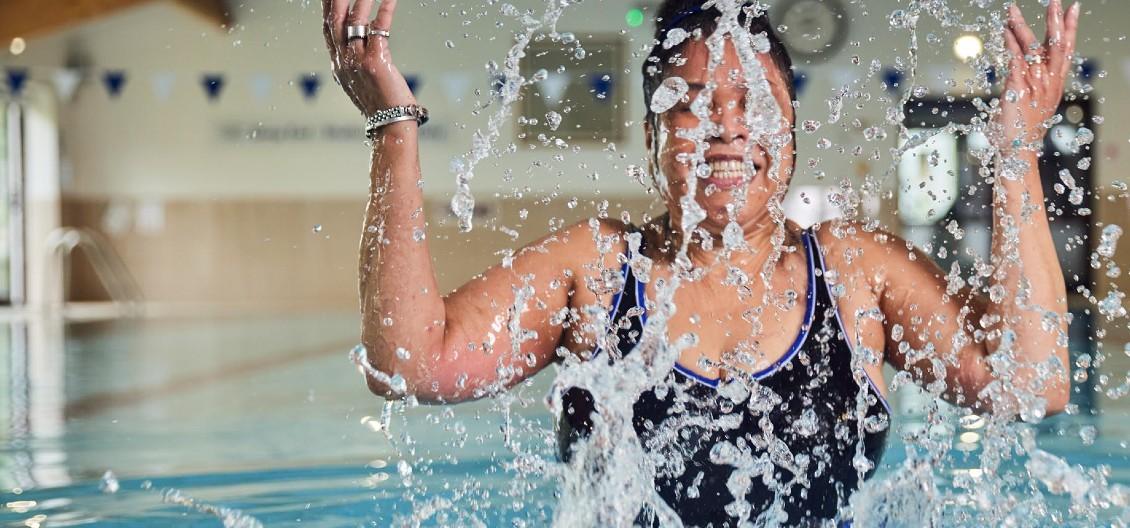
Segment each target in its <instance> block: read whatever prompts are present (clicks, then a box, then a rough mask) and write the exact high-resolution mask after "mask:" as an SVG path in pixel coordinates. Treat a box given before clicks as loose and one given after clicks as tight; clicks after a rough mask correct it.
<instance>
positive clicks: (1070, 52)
mask: <svg viewBox="0 0 1130 528" xmlns="http://www.w3.org/2000/svg"><path fill="white" fill-rule="evenodd" d="M1079 9H1080V8H1079V2H1076V3H1075V4H1074V5H1072V6H1071V9H1068V10H1067V15H1066V16H1065V17H1064V18H1065V20H1064V22H1063V41H1064V44H1063V64H1062V65H1061V66H1060V68H1061V71H1060V76H1062V77H1064V78H1066V77H1067V74H1068V72H1070V71H1071V64H1072V62H1073V61H1074V60H1075V37H1076V36H1077V35H1078V29H1079Z"/></svg>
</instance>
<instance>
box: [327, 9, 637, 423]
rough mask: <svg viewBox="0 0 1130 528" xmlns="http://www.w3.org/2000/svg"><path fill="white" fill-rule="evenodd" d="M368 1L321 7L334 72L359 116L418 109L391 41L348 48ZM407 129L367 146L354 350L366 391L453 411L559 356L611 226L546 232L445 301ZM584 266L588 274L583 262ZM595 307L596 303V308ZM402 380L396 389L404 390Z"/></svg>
mask: <svg viewBox="0 0 1130 528" xmlns="http://www.w3.org/2000/svg"><path fill="white" fill-rule="evenodd" d="M373 2H374V0H357V1H356V3H355V4H354V5H353V6H352V8H350V5H349V4H350V0H323V2H322V6H323V10H324V11H323V12H324V15H325V28H324V29H325V37H326V44H327V47H328V48H329V51H330V56H331V58H332V60H333V66H334V75H335V78H336V79H337V81H338V83H339V84H340V85H341V86H342V88H343V89H344V90H345V92H346V94H348V95H349V96H350V98H351V99H352V100H353V102H354V104H355V105H356V106H357V108H358V109H360V110H361V112H362V113H363V114H364V115H371V114H372V113H374V112H375V111H376V110H378V109H383V108H389V107H392V106H398V105H409V104H415V103H416V100H415V98H414V97H413V95H412V92H411V91H410V90H409V89H408V85H407V83H406V82H405V80H404V77H403V76H402V75H401V74H400V72H399V71H397V69H396V66H395V65H394V64H393V62H392V58H391V53H390V51H389V42H388V39H386V38H384V37H369V38H368V39H367V41H366V40H362V39H354V40H352V41H350V42H346V41H345V35H346V30H345V28H346V26H349V25H366V24H367V23H368V18H369V13H370V12H371V9H372V6H373ZM395 7H396V0H384V1H383V2H382V3H381V5H380V8H379V10H378V12H377V16H376V18H375V20H374V21H373V22H372V23H371V24H369V26H370V27H371V28H373V29H384V30H389V29H391V24H392V16H393V10H394V9H395ZM417 139H418V138H417V124H416V122H415V121H414V120H409V121H401V122H397V123H392V124H389V125H385V126H384V127H382V128H380V129H378V132H377V134H376V136H375V137H374V138H373V152H372V159H371V166H370V172H371V174H370V176H371V180H370V187H369V202H368V206H367V207H366V210H365V224H364V231H363V233H362V239H361V250H360V263H359V268H360V269H359V278H360V292H359V293H360V298H361V299H360V303H361V318H362V328H361V342H362V344H363V345H364V346H365V349H366V358H365V359H366V360H367V363H368V366H370V367H371V368H372V369H375V370H374V371H375V372H377V373H380V374H377V375H373V373H372V372H370V373H369V375H367V376H366V379H367V381H368V384H369V387H370V389H371V390H372V391H373V392H374V393H377V394H379V395H383V396H404V395H414V396H416V397H418V398H420V399H421V400H423V401H425V402H451V401H459V400H464V399H469V398H476V397H480V396H483V395H486V394H488V393H490V392H493V391H495V390H501V389H504V388H506V387H509V386H512V385H513V384H515V383H518V382H519V381H521V380H523V379H525V378H526V377H529V376H530V375H532V374H534V373H536V372H537V371H539V370H540V369H542V368H543V367H545V366H546V365H547V364H549V363H550V362H552V361H553V360H554V359H556V358H557V357H558V354H557V350H556V349H557V346H558V345H559V344H560V342H561V341H562V336H563V329H564V328H565V326H566V325H567V324H568V323H569V322H570V321H572V320H573V319H575V317H573V316H574V315H576V314H575V313H572V312H571V311H570V310H569V308H570V307H571V306H576V305H575V304H571V296H572V295H573V294H574V293H575V292H576V291H577V285H583V284H584V278H585V277H588V276H593V274H596V275H595V276H599V273H600V269H601V267H602V266H605V265H608V266H615V253H616V252H615V251H609V252H606V253H605V254H604V255H603V256H602V255H601V254H600V253H598V252H597V250H596V244H594V243H593V241H594V233H605V232H607V233H613V232H615V231H616V229H617V228H616V227H615V226H614V225H613V224H609V223H607V222H605V223H599V222H597V223H595V224H592V225H590V224H589V223H581V224H578V225H575V226H573V227H571V228H568V229H564V230H561V231H559V232H558V233H554V234H551V235H549V236H547V237H545V238H543V239H541V240H539V241H537V242H534V243H533V244H530V245H529V246H527V247H525V248H523V249H522V250H520V251H518V252H517V253H516V254H515V255H513V257H512V258H507V259H506V260H504V262H503V263H501V264H499V265H498V266H495V267H493V268H491V269H490V270H488V271H487V272H485V273H484V274H482V275H480V276H478V277H476V278H475V279H473V280H471V281H470V282H468V283H467V284H465V285H464V286H462V287H461V288H459V289H458V290H457V291H456V292H454V293H452V294H450V295H448V296H446V297H445V296H443V295H441V292H440V291H439V290H438V285H437V282H436V276H435V269H434V267H433V265H432V257H431V254H430V252H429V251H428V245H427V243H426V242H425V241H424V239H425V235H426V228H427V226H426V222H425V220H424V219H425V214H424V198H423V191H422V190H421V181H420V162H419V150H418V141H417ZM586 264H587V265H586ZM595 301H596V302H602V301H603V300H602V299H596V300H595ZM401 380H403V381H401Z"/></svg>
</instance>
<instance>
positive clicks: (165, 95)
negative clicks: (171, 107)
mask: <svg viewBox="0 0 1130 528" xmlns="http://www.w3.org/2000/svg"><path fill="white" fill-rule="evenodd" d="M152 82H153V95H154V96H156V97H157V100H158V101H161V102H162V103H163V102H165V101H168V100H169V97H171V96H172V94H173V85H174V84H176V82H177V74H176V73H173V72H158V73H154V74H153V78H152Z"/></svg>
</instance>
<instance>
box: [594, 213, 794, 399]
mask: <svg viewBox="0 0 1130 528" xmlns="http://www.w3.org/2000/svg"><path fill="white" fill-rule="evenodd" d="M810 236H812V233H811V232H810V230H809V229H804V230H802V231H801V240H802V241H803V243H804V251H805V261H806V263H807V267H808V285H807V291H806V293H805V302H806V306H805V313H804V320H803V321H801V326H800V330H799V331H798V332H797V336H796V338H794V339H793V343H792V345H791V346H790V347H789V350H788V351H787V352H785V353H784V354H783V355H782V356H781V357H779V358H777V360H776V361H774V362H773V364H772V365H769V366H768V367H765V368H764V369H761V370H759V371H757V372H755V373H753V374H752V376H753V377H754V378H755V379H758V380H763V379H765V378H768V377H770V376H772V375H773V374H775V373H776V372H778V371H779V370H780V369H781V367H782V366H784V365H785V364H786V363H788V362H789V361H790V360H792V358H793V357H795V356H796V355H797V353H798V352H800V349H801V348H802V346H803V345H804V343H805V341H807V340H808V334H809V330H810V329H811V328H812V319H813V317H814V315H815V313H816V269H815V267H816V258H815V257H814V256H813V243H812V242H811V241H810V240H809V237H810ZM620 271H621V277H623V279H624V284H625V286H626V285H627V283H628V277H629V276H633V275H632V271H631V267H630V266H629V265H628V263H627V262H625V263H624V264H623V266H621V270H620ZM633 278H634V276H633ZM635 284H636V287H635V292H633V294H634V296H635V301H636V306H638V307H640V308H641V309H642V310H643V312H642V313H641V314H640V324H641V326H643V325H646V324H647V315H648V310H647V305H646V303H645V302H644V300H645V297H646V296H645V295H644V283H643V282H640V281H639V280H638V279H637V280H636V281H635ZM623 294H624V289H623V288H621V290H620V291H619V292H617V294H616V298H615V300H614V301H613V302H612V309H611V310H610V311H609V313H608V320H609V321H614V320H615V318H616V313H617V312H619V311H620V304H621V302H623V297H624V295H623ZM599 354H600V347H597V349H596V351H595V352H594V353H593V357H594V358H595V357H596V356H597V355H599ZM673 370H674V371H675V372H677V373H678V374H681V375H683V376H685V377H687V378H690V379H692V380H694V381H696V382H698V383H700V384H702V385H706V386H708V387H711V388H715V389H716V388H718V385H719V383H720V382H721V381H722V380H721V378H720V377H714V378H712V377H709V376H705V375H702V374H700V373H698V372H696V371H695V370H694V369H691V368H690V367H687V366H686V365H683V364H682V363H680V362H679V360H678V359H676V360H675V364H674V365H673Z"/></svg>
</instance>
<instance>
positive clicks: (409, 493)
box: [0, 314, 1130, 526]
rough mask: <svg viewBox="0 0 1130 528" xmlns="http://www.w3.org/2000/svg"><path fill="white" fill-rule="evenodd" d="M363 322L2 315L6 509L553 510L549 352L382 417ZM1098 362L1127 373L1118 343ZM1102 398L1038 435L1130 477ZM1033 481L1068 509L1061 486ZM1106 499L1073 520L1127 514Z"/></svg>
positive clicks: (385, 522)
mask: <svg viewBox="0 0 1130 528" xmlns="http://www.w3.org/2000/svg"><path fill="white" fill-rule="evenodd" d="M357 328H358V322H357V318H356V316H355V315H353V314H318V315H305V316H287V317H260V318H236V319H224V320H201V319H183V320H128V321H114V322H87V323H63V322H61V321H43V320H29V321H18V322H11V323H6V324H5V325H3V326H0V345H3V352H2V353H0V355H2V357H3V362H2V364H3V369H4V370H3V371H2V372H3V374H4V375H3V377H2V380H3V381H2V383H3V384H4V387H3V391H2V393H0V404H2V405H0V420H2V421H3V423H2V426H3V433H2V434H3V441H2V444H0V449H2V454H0V494H2V496H3V498H2V500H0V506H2V508H0V524H2V525H4V526H72V525H98V526H221V525H227V526H259V525H263V526H275V525H292V524H302V525H310V526H392V525H415V524H423V525H442V526H503V525H505V526H544V525H548V524H550V523H551V522H552V519H553V514H554V511H555V509H556V508H558V507H561V506H559V505H558V504H557V503H556V501H555V500H554V491H555V480H554V478H553V477H552V476H547V475H545V472H544V471H540V470H539V469H538V468H539V467H540V464H541V462H539V461H552V460H553V453H554V449H555V446H554V443H553V442H554V438H555V437H554V435H553V433H552V427H551V423H552V422H551V420H550V415H549V412H548V410H547V409H546V407H545V404H544V402H543V397H544V396H545V394H546V391H547V390H548V386H549V381H550V378H551V377H552V370H553V369H552V368H551V369H549V370H548V371H547V372H546V373H544V374H543V375H541V376H539V377H538V378H535V379H534V380H531V381H530V382H528V383H526V384H524V385H522V386H520V387H518V388H516V389H515V390H514V391H512V392H511V393H510V394H509V395H508V397H507V398H508V403H509V404H508V405H507V406H506V408H508V409H509V413H508V414H507V413H504V412H503V411H502V410H501V409H502V407H503V406H502V405H501V403H500V402H498V401H480V402H473V403H469V404H462V405H458V406H450V407H434V406H419V407H415V408H408V407H405V406H404V405H402V404H396V405H395V406H393V407H391V408H389V409H387V411H390V412H391V420H390V421H389V424H390V425H389V430H388V431H387V434H386V431H384V430H382V428H381V425H380V424H381V423H382V420H381V415H382V413H384V412H386V406H385V404H384V402H383V400H381V399H379V398H376V397H374V396H372V395H371V394H370V393H369V392H368V390H367V389H366V388H365V385H364V383H363V381H362V379H361V377H360V375H359V374H358V373H357V370H356V367H355V366H354V365H352V364H351V363H350V362H349V360H348V352H349V350H350V349H351V348H352V347H353V346H354V345H355V343H356V335H357ZM1104 369H1109V372H1115V373H1123V372H1126V368H1125V365H1119V364H1118V363H1117V361H1116V360H1113V358H1112V361H1108V363H1107V364H1106V365H1105V366H1104ZM1118 377H1121V374H1119V376H1118ZM891 399H892V401H893V402H894V403H895V405H896V408H899V407H903V408H912V407H913V405H909V404H907V402H908V401H910V400H909V399H908V398H907V397H901V396H900V394H899V393H896V394H893V395H892V398H891ZM1099 405H1100V407H1101V410H1102V412H1101V413H1098V414H1097V416H1083V414H1086V413H1081V414H1080V415H1077V416H1060V417H1056V418H1054V419H1052V420H1049V421H1047V422H1045V423H1044V424H1042V425H1041V426H1040V427H1039V428H1038V429H1039V431H1040V434H1039V444H1040V446H1041V447H1042V448H1043V449H1045V450H1047V451H1050V452H1052V453H1054V454H1056V455H1060V456H1063V457H1065V459H1066V460H1067V462H1069V463H1071V464H1079V465H1082V466H1083V467H1084V468H1087V469H1093V468H1102V469H1104V470H1105V473H1106V479H1107V481H1108V483H1109V484H1112V485H1121V486H1130V461H1128V459H1127V454H1128V453H1130V449H1127V439H1130V434H1128V433H1130V430H1128V429H1130V425H1128V424H1130V419H1128V418H1130V412H1128V409H1127V408H1126V405H1125V404H1123V402H1122V401H1120V400H1113V401H1112V400H1106V399H1102V398H1100V399H1099ZM918 423H919V420H918V418H917V417H916V416H915V415H914V414H912V413H908V412H906V411H903V412H901V413H900V414H898V416H897V417H896V419H895V421H894V424H893V426H894V428H895V430H894V432H895V434H892V435H891V438H892V442H891V443H890V445H889V446H888V448H887V451H886V454H885V456H884V458H883V463H882V467H881V468H880V471H879V474H878V476H877V478H882V477H883V475H884V474H885V473H886V472H889V471H891V468H895V467H898V466H899V465H900V464H901V463H902V462H903V461H904V460H905V459H906V456H907V453H906V451H907V449H906V447H905V445H904V444H902V443H900V441H899V437H900V434H899V433H900V431H906V430H910V429H913V428H914V427H915V426H916V425H917V424H918ZM1088 426H1093V427H1095V433H1096V434H1095V436H1094V440H1093V442H1085V441H1084V439H1081V437H1080V431H1084V433H1083V435H1084V436H1089V435H1088V434H1087V432H1086V431H1088V430H1089V429H1087V427H1088ZM503 431H505V433H504V432H503ZM963 438H964V439H965V440H970V439H971V437H969V436H965V437H963ZM1088 440H1089V439H1088ZM978 449H979V448H978V447H977V444H976V441H972V442H965V443H963V444H961V445H960V446H959V448H956V449H954V450H952V451H951V454H950V462H949V463H948V464H946V467H945V468H941V469H939V470H938V471H937V475H936V476H937V480H938V484H939V486H940V488H941V489H952V480H953V478H954V477H955V475H956V474H958V473H961V472H968V471H969V470H970V469H972V470H973V471H976V469H975V468H976V467H977V466H978V465H979V461H978V458H977V454H978ZM1021 464H1022V463H1021V462H1016V463H1013V464H1011V466H1010V467H1011V468H1012V469H1011V471H1023V469H1022V466H1021ZM107 472H110V473H111V474H112V477H113V478H104V476H105V475H106V474H107ZM115 484H116V491H113V492H111V491H112V490H113V488H115ZM1037 488H1038V489H1040V491H1041V492H1042V493H1044V494H1045V496H1046V497H1048V500H1049V503H1051V504H1052V505H1054V506H1055V507H1056V508H1062V511H1063V512H1067V511H1068V503H1069V502H1070V497H1069V496H1068V495H1067V494H1063V493H1059V494H1056V493H1051V492H1049V491H1048V490H1047V489H1046V488H1040V487H1038V486H1037ZM957 506H960V505H957ZM955 507H956V506H955ZM1109 513H1110V515H1109V517H1104V518H1078V517H1072V516H1070V515H1067V514H1066V513H1065V514H1064V516H1063V523H1062V524H1065V525H1079V526H1084V525H1088V523H1091V524H1118V523H1119V522H1123V523H1124V522H1127V521H1130V518H1122V519H1120V518H1119V517H1120V516H1122V515H1125V513H1123V512H1121V511H1119V510H1118V509H1111V510H1109ZM959 518H960V517H956V516H955V517H954V519H955V522H954V524H955V525H960V524H962V523H960V522H958V521H956V519H959ZM947 524H948V523H947Z"/></svg>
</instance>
